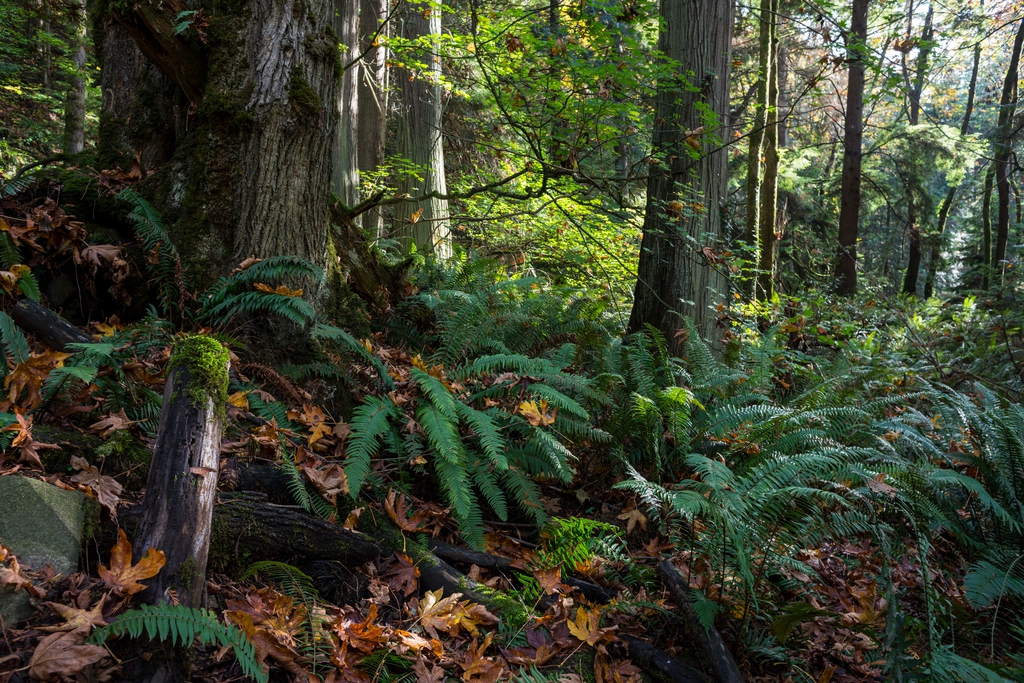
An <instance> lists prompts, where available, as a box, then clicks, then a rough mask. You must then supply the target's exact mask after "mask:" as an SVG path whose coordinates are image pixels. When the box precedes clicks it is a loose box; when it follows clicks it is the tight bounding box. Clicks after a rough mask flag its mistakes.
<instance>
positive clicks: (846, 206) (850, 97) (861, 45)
mask: <svg viewBox="0 0 1024 683" xmlns="http://www.w3.org/2000/svg"><path fill="white" fill-rule="evenodd" d="M868 2H869V0H853V18H852V20H851V22H850V34H849V37H848V38H847V45H846V51H847V60H848V62H849V65H850V66H849V77H848V81H849V82H848V84H847V90H846V130H845V133H844V136H843V146H844V150H843V179H842V187H841V189H840V199H839V254H838V257H839V258H838V262H837V263H836V292H837V293H838V294H842V295H846V296H850V295H853V294H856V293H857V228H858V224H859V222H860V183H861V178H860V168H861V158H862V156H863V151H862V149H861V143H862V140H863V137H864V57H865V55H866V53H867V50H868V47H867V36H868Z"/></svg>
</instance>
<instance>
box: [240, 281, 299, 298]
mask: <svg viewBox="0 0 1024 683" xmlns="http://www.w3.org/2000/svg"><path fill="white" fill-rule="evenodd" d="M252 287H253V289H255V290H256V291H258V292H265V293H267V294H280V295H281V296H302V294H303V290H302V289H301V288H300V289H288V288H287V287H285V286H284V285H278V286H277V288H276V289H275V288H273V287H271V286H270V285H265V284H263V283H262V282H256V283H253V286H252Z"/></svg>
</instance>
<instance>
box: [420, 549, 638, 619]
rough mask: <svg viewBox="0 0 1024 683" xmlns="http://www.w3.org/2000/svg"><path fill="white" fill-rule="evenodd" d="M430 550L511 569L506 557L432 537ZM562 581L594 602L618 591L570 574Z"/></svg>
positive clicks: (451, 558) (454, 558)
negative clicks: (461, 546) (443, 541)
mask: <svg viewBox="0 0 1024 683" xmlns="http://www.w3.org/2000/svg"><path fill="white" fill-rule="evenodd" d="M430 550H431V552H433V553H434V554H435V555H437V556H438V557H439V558H441V559H442V560H446V561H448V562H457V563H461V564H475V565H476V566H478V567H481V568H483V569H492V570H494V571H500V572H507V571H511V570H513V567H512V562H511V560H508V559H507V558H504V557H498V556H497V555H491V554H490V553H485V552H481V551H479V550H472V549H471V548H460V547H458V546H454V545H450V544H448V543H442V542H441V541H438V540H434V539H431V541H430ZM563 583H565V585H567V586H571V587H572V588H575V589H576V590H578V591H579V592H581V593H583V596H584V597H585V598H586V599H587V600H590V601H591V602H595V603H608V602H611V601H612V600H614V599H615V596H617V595H618V591H615V590H612V589H611V588H605V587H604V586H598V585H597V584H595V583H590V582H589V581H584V580H582V579H577V578H575V577H572V576H567V577H566V578H565V580H564V581H563Z"/></svg>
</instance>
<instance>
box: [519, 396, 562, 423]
mask: <svg viewBox="0 0 1024 683" xmlns="http://www.w3.org/2000/svg"><path fill="white" fill-rule="evenodd" d="M519 414H520V415H522V416H523V417H525V418H526V421H527V422H529V423H530V424H532V425H533V426H534V427H546V426H548V425H549V424H551V423H553V422H554V421H555V418H556V417H557V416H558V408H555V409H554V410H552V411H551V412H550V413H549V412H548V402H547V401H545V400H543V399H541V401H540V402H539V403H536V402H534V401H523V402H522V403H520V404H519Z"/></svg>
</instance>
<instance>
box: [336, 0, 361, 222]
mask: <svg viewBox="0 0 1024 683" xmlns="http://www.w3.org/2000/svg"><path fill="white" fill-rule="evenodd" d="M334 31H335V33H337V34H338V40H339V41H341V44H342V45H343V46H345V47H344V48H343V50H342V54H341V59H342V62H343V63H344V64H345V65H347V64H349V63H350V62H351V61H352V59H353V58H354V57H355V56H356V55H358V54H359V4H358V3H357V2H354V1H353V0H335V1H334ZM338 121H339V125H338V127H337V129H336V131H335V137H334V148H333V150H332V154H331V157H332V158H331V190H332V191H333V192H334V194H335V195H337V196H338V199H340V200H341V201H343V202H345V204H346V205H348V206H355V205H356V204H358V203H359V137H358V122H359V65H358V64H352V65H351V66H350V67H349V68H348V69H345V72H344V73H343V74H342V76H341V89H340V91H339V93H338Z"/></svg>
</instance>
